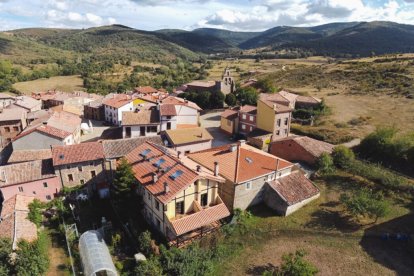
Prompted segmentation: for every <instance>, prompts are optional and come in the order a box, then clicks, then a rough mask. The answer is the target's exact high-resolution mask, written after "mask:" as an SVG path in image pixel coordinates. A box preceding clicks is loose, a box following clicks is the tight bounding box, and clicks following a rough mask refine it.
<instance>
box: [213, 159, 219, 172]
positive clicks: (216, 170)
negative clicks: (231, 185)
mask: <svg viewBox="0 0 414 276" xmlns="http://www.w3.org/2000/svg"><path fill="white" fill-rule="evenodd" d="M214 175H215V176H218V175H219V163H218V162H217V161H216V162H214Z"/></svg>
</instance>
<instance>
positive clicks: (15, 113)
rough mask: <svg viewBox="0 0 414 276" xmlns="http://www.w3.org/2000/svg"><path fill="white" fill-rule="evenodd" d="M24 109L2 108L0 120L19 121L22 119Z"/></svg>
mask: <svg viewBox="0 0 414 276" xmlns="http://www.w3.org/2000/svg"><path fill="white" fill-rule="evenodd" d="M25 113H27V111H26V110H24V109H22V108H19V107H10V108H4V109H3V110H2V111H1V113H0V121H1V122H5V121H20V120H22V119H24V114H25Z"/></svg>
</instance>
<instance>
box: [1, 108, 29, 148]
mask: <svg viewBox="0 0 414 276" xmlns="http://www.w3.org/2000/svg"><path fill="white" fill-rule="evenodd" d="M26 118H27V112H26V110H24V109H22V108H4V109H0V136H1V138H2V142H3V143H4V144H6V143H10V142H11V141H12V139H14V138H15V137H16V136H17V135H19V134H20V132H22V131H23V130H24V129H25V128H26V126H27V123H26Z"/></svg>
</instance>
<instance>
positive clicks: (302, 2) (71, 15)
mask: <svg viewBox="0 0 414 276" xmlns="http://www.w3.org/2000/svg"><path fill="white" fill-rule="evenodd" d="M374 20H386V21H394V22H398V23H406V24H413V25H414V0H204V1H203V0H182V1H179V0H117V1H114V0H113V1H110V0H83V1H81V0H0V30H12V29H18V28H28V27H48V28H88V27H95V26H102V25H110V24H122V25H126V26H129V27H133V28H136V29H141V30H158V29H184V30H192V29H195V28H202V27H210V28H220V29H228V30H233V31H263V30H266V29H269V28H272V27H276V26H283V25H284V26H315V25H320V24H325V23H330V22H351V21H374Z"/></svg>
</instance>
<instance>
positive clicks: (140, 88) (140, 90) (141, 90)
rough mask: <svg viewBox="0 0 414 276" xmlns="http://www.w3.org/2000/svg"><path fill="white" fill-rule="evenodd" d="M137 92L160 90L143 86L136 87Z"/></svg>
mask: <svg viewBox="0 0 414 276" xmlns="http://www.w3.org/2000/svg"><path fill="white" fill-rule="evenodd" d="M135 92H137V93H140V94H152V93H157V92H158V90H157V89H155V88H153V87H151V86H142V87H137V88H135Z"/></svg>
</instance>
